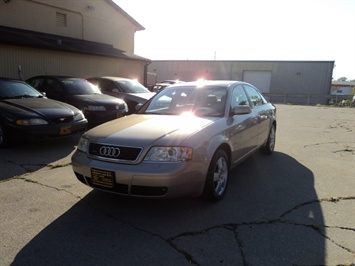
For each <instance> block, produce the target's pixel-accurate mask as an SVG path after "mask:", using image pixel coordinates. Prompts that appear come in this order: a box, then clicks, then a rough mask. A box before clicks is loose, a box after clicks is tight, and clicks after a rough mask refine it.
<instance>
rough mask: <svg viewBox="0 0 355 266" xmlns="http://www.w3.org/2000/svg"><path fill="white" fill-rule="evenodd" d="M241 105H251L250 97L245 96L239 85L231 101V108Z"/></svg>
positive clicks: (234, 90)
mask: <svg viewBox="0 0 355 266" xmlns="http://www.w3.org/2000/svg"><path fill="white" fill-rule="evenodd" d="M239 105H249V101H248V97H247V95H246V94H245V92H244V89H243V87H242V86H241V85H238V86H236V87H235V88H234V89H233V93H232V99H231V108H234V107H236V106H239Z"/></svg>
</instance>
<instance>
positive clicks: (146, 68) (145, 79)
mask: <svg viewBox="0 0 355 266" xmlns="http://www.w3.org/2000/svg"><path fill="white" fill-rule="evenodd" d="M151 63H152V61H148V62H145V65H144V77H143V84H144V86H145V87H147V86H148V84H147V83H148V66H149V65H150V64H151Z"/></svg>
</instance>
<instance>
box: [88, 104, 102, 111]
mask: <svg viewBox="0 0 355 266" xmlns="http://www.w3.org/2000/svg"><path fill="white" fill-rule="evenodd" d="M84 110H85V111H106V107H105V106H102V105H89V106H87V107H85V108H84Z"/></svg>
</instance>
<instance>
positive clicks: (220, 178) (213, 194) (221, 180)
mask: <svg viewBox="0 0 355 266" xmlns="http://www.w3.org/2000/svg"><path fill="white" fill-rule="evenodd" d="M228 177H229V160H228V156H227V154H226V152H225V151H224V150H218V151H217V152H216V153H215V154H214V156H213V158H212V161H211V163H210V166H209V168H208V173H207V177H206V182H205V187H204V190H203V197H204V198H205V199H207V200H210V201H213V202H217V201H219V200H221V199H222V198H223V196H224V195H225V193H226V189H227V185H228Z"/></svg>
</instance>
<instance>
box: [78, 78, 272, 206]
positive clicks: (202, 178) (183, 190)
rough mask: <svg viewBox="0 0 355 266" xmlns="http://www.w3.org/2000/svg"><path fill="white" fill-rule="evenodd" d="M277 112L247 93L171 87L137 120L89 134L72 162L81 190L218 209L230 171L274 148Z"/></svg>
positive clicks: (221, 86)
mask: <svg viewBox="0 0 355 266" xmlns="http://www.w3.org/2000/svg"><path fill="white" fill-rule="evenodd" d="M275 132H276V109H275V106H274V105H273V104H271V103H269V102H268V101H267V100H266V99H265V98H264V97H263V96H262V95H261V93H260V92H259V91H258V90H257V89H256V88H255V87H253V86H252V85H250V84H248V83H245V82H240V81H200V82H187V83H182V84H176V85H172V86H170V87H168V88H166V89H164V90H163V91H161V92H160V93H158V94H157V95H155V96H154V97H153V98H151V99H150V100H149V101H148V102H146V103H145V104H144V105H143V106H142V107H141V108H140V109H139V110H138V111H137V113H136V114H133V115H130V116H126V117H122V118H119V119H116V120H114V121H111V122H108V123H105V124H103V125H101V126H98V127H96V128H94V129H91V130H90V131H88V132H86V133H85V134H84V135H83V136H82V138H81V139H80V141H79V144H78V147H77V150H76V151H75V153H74V154H73V156H72V167H73V170H74V173H75V175H76V177H77V178H78V179H79V180H80V181H81V182H83V183H84V184H86V185H88V186H90V187H93V188H95V189H100V190H104V191H109V192H113V193H118V194H122V195H129V196H137V197H155V198H172V197H182V196H204V197H205V198H207V199H209V200H212V201H218V200H220V199H221V198H222V197H223V196H224V195H225V192H226V189H227V183H228V178H229V172H230V169H231V168H232V167H234V166H236V165H237V164H238V163H239V162H241V161H242V160H243V159H245V158H247V157H248V156H250V155H251V154H253V153H254V152H255V151H257V150H260V151H262V152H263V153H265V154H271V153H272V152H273V151H274V147H275Z"/></svg>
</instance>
